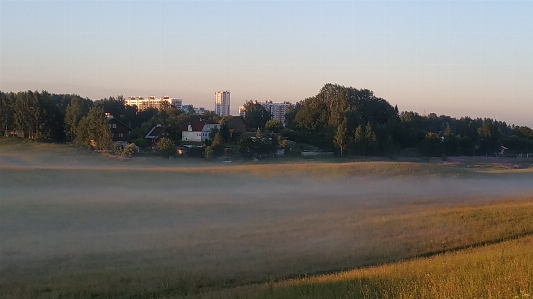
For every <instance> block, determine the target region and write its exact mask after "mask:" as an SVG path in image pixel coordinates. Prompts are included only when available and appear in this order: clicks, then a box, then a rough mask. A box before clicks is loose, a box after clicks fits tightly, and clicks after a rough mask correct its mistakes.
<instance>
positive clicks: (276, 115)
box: [261, 101, 291, 125]
mask: <svg viewBox="0 0 533 299" xmlns="http://www.w3.org/2000/svg"><path fill="white" fill-rule="evenodd" d="M261 105H262V106H263V107H264V108H265V109H266V110H267V111H269V112H270V119H275V120H277V121H278V122H279V123H280V124H282V125H285V114H286V113H287V112H288V111H289V107H290V106H291V103H289V102H281V103H273V102H272V101H265V102H264V103H261Z"/></svg>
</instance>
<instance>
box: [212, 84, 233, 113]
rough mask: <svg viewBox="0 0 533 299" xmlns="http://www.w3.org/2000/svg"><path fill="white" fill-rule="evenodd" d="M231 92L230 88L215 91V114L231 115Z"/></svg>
mask: <svg viewBox="0 0 533 299" xmlns="http://www.w3.org/2000/svg"><path fill="white" fill-rule="evenodd" d="M229 110H230V92H229V90H224V91H217V92H215V114H217V115H220V116H226V115H230V113H229Z"/></svg>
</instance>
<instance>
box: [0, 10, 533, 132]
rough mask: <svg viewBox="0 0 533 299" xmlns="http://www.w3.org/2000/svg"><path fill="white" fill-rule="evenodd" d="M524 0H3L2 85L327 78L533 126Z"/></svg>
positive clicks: (99, 86) (97, 87) (85, 89)
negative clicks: (467, 0)
mask: <svg viewBox="0 0 533 299" xmlns="http://www.w3.org/2000/svg"><path fill="white" fill-rule="evenodd" d="M532 16H533V1H469V2H465V1H254V2H252V1H4V0H0V89H1V90H3V91H20V90H28V89H31V90H42V89H46V90H48V91H50V92H54V93H77V94H80V95H82V96H86V97H89V98H91V99H99V98H103V97H107V96H116V95H119V94H122V95H124V96H126V97H127V96H130V95H131V96H139V95H140V96H148V95H156V96H162V95H169V96H172V97H176V98H181V99H183V101H184V103H191V104H193V105H195V106H200V107H205V108H207V109H213V108H214V99H213V94H214V92H215V91H217V90H230V91H231V100H232V112H236V109H237V107H238V106H239V105H242V103H244V101H246V100H249V99H256V100H258V101H264V100H273V101H290V102H293V103H294V102H297V101H300V100H303V99H305V98H306V97H310V96H313V95H315V94H317V93H318V91H319V90H320V88H321V87H322V86H323V85H324V84H325V83H338V84H341V85H345V86H353V87H356V88H367V89H371V90H373V91H374V93H375V94H376V95H377V96H379V97H382V98H384V99H386V100H388V101H389V102H390V103H391V104H393V105H395V104H397V105H398V108H399V109H400V110H402V111H403V110H413V111H417V112H419V113H421V114H422V113H424V111H425V112H426V113H430V112H435V113H437V114H439V115H440V114H446V115H450V116H454V117H460V116H465V115H469V116H472V117H491V118H497V119H499V120H504V121H507V122H508V123H514V124H518V125H528V126H533V17H532Z"/></svg>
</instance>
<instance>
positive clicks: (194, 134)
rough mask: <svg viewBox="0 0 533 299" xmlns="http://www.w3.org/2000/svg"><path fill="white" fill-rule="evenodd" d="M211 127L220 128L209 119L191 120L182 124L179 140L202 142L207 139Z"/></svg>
mask: <svg viewBox="0 0 533 299" xmlns="http://www.w3.org/2000/svg"><path fill="white" fill-rule="evenodd" d="M213 128H218V129H220V125H219V124H217V123H214V122H209V121H201V120H200V121H191V122H189V123H188V124H185V125H183V128H182V131H181V140H182V141H196V142H204V141H205V140H206V139H209V133H210V132H211V130H212V129H213Z"/></svg>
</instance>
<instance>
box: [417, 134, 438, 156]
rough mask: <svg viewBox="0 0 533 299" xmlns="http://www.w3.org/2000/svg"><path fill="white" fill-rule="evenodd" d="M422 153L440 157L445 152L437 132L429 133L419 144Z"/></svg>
mask: <svg viewBox="0 0 533 299" xmlns="http://www.w3.org/2000/svg"><path fill="white" fill-rule="evenodd" d="M418 150H419V151H420V154H421V155H423V156H427V157H439V156H441V155H442V154H443V152H442V142H441V139H440V137H439V135H438V134H437V133H432V132H430V133H427V134H426V138H425V139H424V140H423V141H422V142H420V144H419V146H418Z"/></svg>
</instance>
